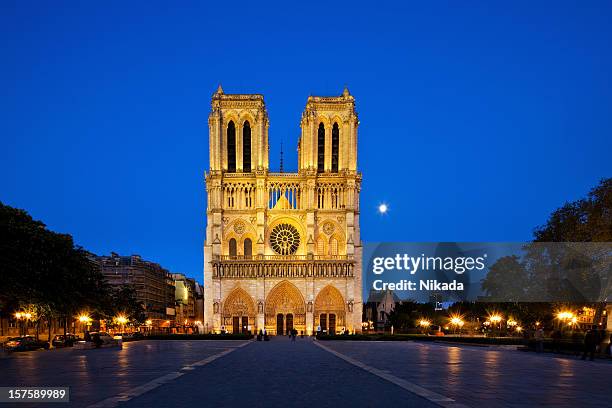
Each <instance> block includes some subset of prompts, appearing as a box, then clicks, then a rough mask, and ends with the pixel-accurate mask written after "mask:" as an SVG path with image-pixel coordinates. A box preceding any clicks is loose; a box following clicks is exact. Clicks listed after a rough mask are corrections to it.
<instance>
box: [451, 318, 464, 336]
mask: <svg viewBox="0 0 612 408" xmlns="http://www.w3.org/2000/svg"><path fill="white" fill-rule="evenodd" d="M450 324H451V325H452V326H453V327H454V330H455V332H456V331H457V328H459V335H461V328H462V327H463V325H464V324H465V322H464V321H463V319H462V318H461V317H460V316H451V318H450Z"/></svg>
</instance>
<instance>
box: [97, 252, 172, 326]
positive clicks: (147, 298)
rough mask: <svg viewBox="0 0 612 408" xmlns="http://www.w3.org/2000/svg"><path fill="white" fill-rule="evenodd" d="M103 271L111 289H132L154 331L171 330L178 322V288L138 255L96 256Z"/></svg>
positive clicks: (163, 273) (170, 277) (157, 268)
mask: <svg viewBox="0 0 612 408" xmlns="http://www.w3.org/2000/svg"><path fill="white" fill-rule="evenodd" d="M95 260H96V261H97V262H98V264H99V267H100V271H101V272H102V274H103V275H104V277H105V278H106V280H107V281H108V283H109V284H110V285H111V286H121V285H131V286H133V287H134V289H135V290H136V298H137V299H138V300H139V301H141V302H142V303H143V305H144V309H145V310H144V314H145V317H146V319H147V320H151V321H152V325H153V326H155V327H160V326H164V327H169V326H171V325H172V323H173V322H174V319H175V286H174V280H173V279H172V274H170V272H168V271H167V270H166V269H164V268H162V267H161V266H160V265H159V264H157V263H155V262H150V261H145V260H144V259H142V258H141V257H140V256H139V255H130V256H120V255H118V254H116V253H114V252H112V253H111V255H110V256H95Z"/></svg>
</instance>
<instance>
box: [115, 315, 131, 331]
mask: <svg viewBox="0 0 612 408" xmlns="http://www.w3.org/2000/svg"><path fill="white" fill-rule="evenodd" d="M115 321H116V322H117V323H119V326H120V327H121V333H123V330H124V328H125V324H126V323H127V322H128V319H127V317H125V316H124V315H119V316H117V317H115Z"/></svg>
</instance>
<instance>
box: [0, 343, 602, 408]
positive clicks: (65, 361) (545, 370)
mask: <svg viewBox="0 0 612 408" xmlns="http://www.w3.org/2000/svg"><path fill="white" fill-rule="evenodd" d="M0 373H1V376H0V378H1V379H0V385H2V386H70V393H71V395H70V399H71V403H70V404H69V405H70V406H74V407H113V406H121V407H124V406H125V407H154V406H159V407H168V406H255V407H276V406H284V407H287V406H298V407H306V406H309V407H312V406H336V407H338V406H356V407H361V406H364V407H365V406H383V405H384V406H402V407H403V406H415V407H435V406H445V407H461V406H471V407H477V406H486V407H496V406H500V407H502V406H504V407H518V406H522V407H525V406H555V407H559V406H561V407H570V406H572V407H573V406H583V407H584V406H592V407H598V408H600V407H604V406H610V404H611V400H610V389H609V381H610V377H611V375H612V364H611V363H609V362H607V361H595V362H589V361H581V360H579V359H574V358H557V357H553V356H552V355H536V354H535V353H525V352H519V351H515V350H512V349H498V348H489V347H474V346H450V345H445V344H432V343H418V342H350V341H344V342H339V341H328V342H316V341H313V340H312V339H300V338H298V339H297V340H296V341H295V342H291V341H289V340H288V339H287V338H272V340H271V341H270V342H255V341H139V342H132V343H126V344H124V347H123V349H121V350H119V349H102V350H81V351H79V350H72V349H60V350H51V351H47V352H45V351H39V352H26V353H15V354H14V355H13V356H12V357H11V358H7V359H2V360H0ZM60 405H63V404H60ZM66 405H68V404H66ZM0 406H1V404H0ZM19 406H24V407H25V406H27V405H26V404H20V405H19Z"/></svg>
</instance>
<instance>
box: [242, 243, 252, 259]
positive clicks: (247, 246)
mask: <svg viewBox="0 0 612 408" xmlns="http://www.w3.org/2000/svg"><path fill="white" fill-rule="evenodd" d="M243 246H244V252H243V255H244V259H251V258H253V241H252V240H251V238H245V240H244V243H243Z"/></svg>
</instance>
